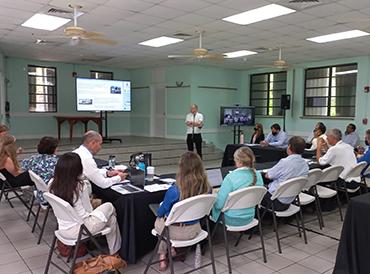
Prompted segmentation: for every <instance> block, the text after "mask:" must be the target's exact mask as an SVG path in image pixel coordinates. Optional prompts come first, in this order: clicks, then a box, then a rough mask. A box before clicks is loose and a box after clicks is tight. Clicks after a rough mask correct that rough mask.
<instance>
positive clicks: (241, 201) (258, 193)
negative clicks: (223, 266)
mask: <svg viewBox="0 0 370 274" xmlns="http://www.w3.org/2000/svg"><path fill="white" fill-rule="evenodd" d="M266 192H267V189H266V188H265V187H263V186H251V187H247V188H243V189H239V190H236V191H233V192H231V193H229V195H228V198H227V200H226V202H225V205H224V207H223V208H222V210H221V214H220V217H219V218H218V220H215V221H216V226H215V228H214V230H216V228H217V224H218V223H221V224H222V226H223V231H224V241H225V248H226V258H227V265H228V268H229V273H231V271H232V270H231V262H230V258H233V257H236V256H239V255H243V254H246V253H250V252H254V251H256V250H258V249H262V254H263V261H264V262H265V263H266V262H267V260H266V250H265V244H264V240H263V233H262V225H261V218H260V212H259V205H260V203H261V201H262V199H263V196H264V195H265V194H266ZM256 206H257V210H256V211H257V219H256V218H254V219H253V220H252V221H251V222H250V223H249V224H247V225H244V226H230V225H228V224H226V222H225V212H227V211H228V210H235V209H247V208H253V209H254V208H255V207H256ZM256 226H258V229H259V234H260V239H261V248H257V249H253V250H249V251H245V252H241V253H237V254H233V255H231V256H230V252H229V245H228V239H227V231H230V232H240V237H239V239H238V241H237V243H236V244H235V246H237V245H238V243H239V241H240V239H241V237H242V236H243V234H244V232H245V231H247V230H250V229H252V228H254V227H256Z"/></svg>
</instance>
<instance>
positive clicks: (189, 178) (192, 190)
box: [154, 151, 211, 271]
mask: <svg viewBox="0 0 370 274" xmlns="http://www.w3.org/2000/svg"><path fill="white" fill-rule="evenodd" d="M210 189H211V186H210V184H209V182H208V179H207V175H206V174H205V171H204V168H203V163H202V160H201V159H200V157H199V156H198V154H196V153H194V152H190V151H189V152H185V153H184V154H183V155H182V156H181V158H180V163H179V170H178V173H177V177H176V184H173V185H172V186H171V187H170V188H169V189H168V190H167V192H166V195H165V196H164V200H163V202H162V204H161V205H160V207H159V209H158V212H157V216H158V218H157V220H156V221H155V224H154V226H155V229H156V231H157V232H159V233H161V232H162V230H163V228H164V226H165V218H166V217H167V216H168V214H169V213H170V211H171V209H172V207H173V205H174V204H176V203H177V202H179V201H181V200H184V199H187V198H190V197H193V196H196V195H200V194H205V193H208V192H209V191H210ZM169 231H170V238H171V239H173V240H190V239H193V238H195V237H196V236H197V235H198V234H199V232H200V231H201V227H200V224H199V220H194V221H191V222H186V223H184V224H175V225H171V226H170V228H169ZM158 254H159V259H160V260H161V262H160V264H159V270H160V271H165V270H166V269H167V266H168V263H167V260H166V258H167V245H166V243H165V242H164V241H161V243H160V245H159V249H158Z"/></svg>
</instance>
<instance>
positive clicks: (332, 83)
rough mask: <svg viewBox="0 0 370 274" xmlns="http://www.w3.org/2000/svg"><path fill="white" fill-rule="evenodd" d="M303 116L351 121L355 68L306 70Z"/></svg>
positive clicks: (331, 67)
mask: <svg viewBox="0 0 370 274" xmlns="http://www.w3.org/2000/svg"><path fill="white" fill-rule="evenodd" d="M305 74H306V76H305V95H304V97H305V98H304V116H322V117H354V116H355V105H356V82H357V64H346V65H337V66H329V67H320V68H310V69H306V73H305Z"/></svg>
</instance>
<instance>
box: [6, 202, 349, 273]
mask: <svg viewBox="0 0 370 274" xmlns="http://www.w3.org/2000/svg"><path fill="white" fill-rule="evenodd" d="M14 205H15V209H12V208H10V206H9V205H8V204H7V203H6V202H5V201H2V202H1V203H0V273H13V274H17V273H43V272H44V266H45V263H46V259H47V253H48V251H49V244H50V242H51V238H52V233H53V228H55V219H54V217H53V216H52V217H51V218H50V219H49V221H48V226H47V229H46V231H45V234H44V235H45V236H44V239H43V241H42V243H41V244H40V245H37V244H36V241H37V236H38V230H36V233H34V234H32V233H31V223H32V220H33V219H32V218H31V221H30V222H28V223H27V222H26V221H25V217H26V210H25V209H24V207H23V206H21V204H20V203H19V202H16V201H15V200H14ZM304 217H305V220H306V227H307V228H308V230H310V231H308V232H307V238H308V244H307V245H305V244H304V242H303V239H302V238H300V237H299V236H298V235H297V233H296V232H297V229H296V227H294V226H292V225H290V224H284V222H281V224H280V226H279V232H280V235H281V237H285V238H284V239H282V241H281V242H282V250H283V253H282V254H279V253H278V251H277V244H276V239H275V233H274V232H273V230H272V226H271V225H270V222H269V220H265V221H264V223H263V229H264V235H265V244H266V250H267V263H263V261H262V253H261V251H256V252H252V253H248V254H245V255H242V256H239V257H235V258H233V259H232V260H231V263H232V268H233V273H243V274H245V273H251V274H262V273H263V274H269V273H280V274H314V273H315V274H316V273H332V269H333V266H334V263H335V256H336V250H337V247H338V240H337V239H339V237H340V231H341V227H342V222H341V221H340V219H339V215H338V214H337V211H333V212H330V213H327V212H326V213H325V217H324V220H325V228H324V229H323V230H322V231H321V230H320V229H319V227H318V223H317V221H316V219H315V215H313V214H312V212H311V210H306V211H305V213H304ZM311 220H313V221H311ZM292 233H295V234H294V235H293V236H290V237H286V236H288V235H290V234H292ZM237 236H238V235H235V234H234V235H233V234H231V233H230V234H229V245H230V250H231V254H234V253H235V252H241V251H246V250H250V249H253V248H257V247H259V243H260V242H259V237H258V236H254V237H253V238H252V239H251V240H248V237H244V238H243V239H242V241H241V242H240V244H239V246H238V247H234V242H235V241H236V238H237ZM222 239H223V238H222V231H217V233H216V236H215V239H214V251H215V257H216V270H217V273H227V263H226V257H225V248H224V245H223V240H222ZM148 256H149V255H147V256H145V257H144V258H142V259H141V260H140V261H139V262H138V263H137V264H135V265H129V266H128V268H127V269H125V271H124V273H142V272H143V270H144V268H145V263H146V261H147V259H148ZM56 258H57V256H54V259H56ZM209 261H210V259H209V251H207V252H206V255H205V256H204V257H202V263H208V262H209ZM58 262H59V265H60V266H62V267H63V268H66V267H67V266H66V264H65V262H64V261H62V260H58ZM193 264H194V253H190V254H189V255H188V257H187V259H186V261H185V262H184V263H182V262H176V263H175V271H176V273H183V272H185V271H187V270H190V269H191V268H192V266H193ZM49 273H60V271H58V270H57V269H56V268H55V267H51V269H50V272H49ZM149 273H158V267H157V265H154V266H153V267H152V268H151V269H150V271H149ZM166 273H169V271H167V272H166ZM198 273H212V270H211V268H210V267H208V268H205V269H204V270H203V271H198Z"/></svg>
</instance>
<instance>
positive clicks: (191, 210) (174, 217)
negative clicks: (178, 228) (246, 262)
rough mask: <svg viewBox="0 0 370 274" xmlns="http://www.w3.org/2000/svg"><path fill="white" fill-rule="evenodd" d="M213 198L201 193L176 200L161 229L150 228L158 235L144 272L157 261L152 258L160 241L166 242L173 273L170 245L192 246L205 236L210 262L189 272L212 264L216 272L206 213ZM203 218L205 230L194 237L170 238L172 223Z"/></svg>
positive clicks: (211, 204) (207, 213) (213, 196)
mask: <svg viewBox="0 0 370 274" xmlns="http://www.w3.org/2000/svg"><path fill="white" fill-rule="evenodd" d="M215 200H216V196H215V195H213V194H202V195H198V196H194V197H190V198H188V199H185V200H182V201H180V202H177V203H176V204H175V205H174V206H173V207H172V209H171V212H170V214H169V215H168V217H167V219H166V222H165V227H164V229H163V231H162V232H161V233H160V232H159V231H156V230H155V229H153V230H152V234H153V235H154V236H156V237H158V242H157V245H156V247H155V249H154V251H153V253H152V255H151V257H150V260H149V261H148V264H147V266H146V268H145V271H144V274H145V273H147V272H148V270H149V267H150V265H152V264H154V263H157V262H153V258H154V255H155V254H156V253H157V250H158V247H159V243H160V241H166V243H167V251H168V254H169V256H168V258H169V263H170V269H171V274H173V273H174V267H173V261H172V256H171V247H190V246H193V245H195V244H197V243H199V242H201V241H203V240H204V239H206V238H207V237H208V243H209V248H210V253H211V263H209V264H205V265H203V266H201V267H199V268H197V269H194V270H192V271H189V272H193V271H196V270H198V269H201V268H204V267H206V266H209V265H212V270H213V273H216V266H215V260H214V255H213V247H212V240H211V234H210V228H209V220H208V215H209V213H210V211H211V209H212V207H213V204H214V202H215ZM203 218H204V219H205V220H206V224H207V231H205V230H201V231H200V232H199V234H198V235H197V236H196V237H195V238H194V239H191V240H187V241H185V240H184V241H182V240H172V239H170V233H169V229H170V226H171V225H172V224H176V223H184V222H189V221H193V220H201V219H203ZM189 272H187V273H189Z"/></svg>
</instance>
